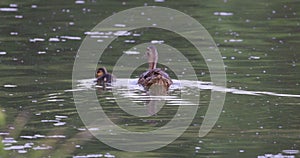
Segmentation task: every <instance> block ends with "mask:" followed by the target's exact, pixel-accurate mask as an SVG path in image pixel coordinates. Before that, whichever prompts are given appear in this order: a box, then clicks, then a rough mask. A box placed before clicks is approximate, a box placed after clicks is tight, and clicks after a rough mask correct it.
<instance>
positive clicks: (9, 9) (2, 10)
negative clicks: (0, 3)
mask: <svg viewBox="0 0 300 158" xmlns="http://www.w3.org/2000/svg"><path fill="white" fill-rule="evenodd" d="M0 11H1V12H16V11H18V8H0Z"/></svg>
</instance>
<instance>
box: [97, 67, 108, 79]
mask: <svg viewBox="0 0 300 158" xmlns="http://www.w3.org/2000/svg"><path fill="white" fill-rule="evenodd" d="M105 74H107V70H106V68H105V67H101V68H99V69H98V70H97V72H96V74H95V77H96V78H99V77H101V76H103V75H105Z"/></svg>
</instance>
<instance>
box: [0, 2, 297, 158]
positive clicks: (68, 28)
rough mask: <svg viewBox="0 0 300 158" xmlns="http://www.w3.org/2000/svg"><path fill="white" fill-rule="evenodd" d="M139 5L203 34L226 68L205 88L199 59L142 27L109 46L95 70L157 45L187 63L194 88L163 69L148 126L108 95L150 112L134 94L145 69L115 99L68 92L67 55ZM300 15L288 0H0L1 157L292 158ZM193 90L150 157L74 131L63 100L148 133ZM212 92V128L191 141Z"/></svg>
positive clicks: (77, 126) (78, 125)
mask: <svg viewBox="0 0 300 158" xmlns="http://www.w3.org/2000/svg"><path fill="white" fill-rule="evenodd" d="M146 5H148V6H152V5H156V6H164V7H170V8H173V9H177V10H179V11H181V12H184V13H186V14H188V15H190V16H191V17H193V18H195V19H196V20H198V21H199V22H200V23H201V24H202V25H203V26H204V27H205V28H206V29H207V31H208V32H209V33H210V34H211V36H212V38H213V39H214V40H215V42H216V44H217V46H218V48H219V50H220V52H221V54H222V57H223V60H224V64H225V65H226V75H227V87H218V86H216V85H214V83H212V82H211V80H210V75H209V71H208V68H207V66H206V64H205V60H204V59H203V58H202V57H201V56H198V55H197V54H198V52H197V51H196V50H195V48H194V47H193V46H192V45H191V44H190V43H189V42H188V41H187V40H185V39H184V38H182V37H180V36H179V35H177V34H174V33H172V32H170V31H166V30H163V29H155V28H144V29H137V30H134V31H132V32H131V33H130V34H128V35H126V36H122V37H119V38H118V39H117V40H115V41H113V42H112V44H111V45H110V46H109V47H108V48H107V49H106V50H105V52H104V53H103V55H102V57H101V59H100V60H99V64H98V65H99V66H105V67H106V68H107V69H108V71H109V72H111V71H112V70H113V68H114V65H115V63H116V61H117V60H118V58H119V57H120V56H121V55H122V54H124V53H123V52H124V51H125V53H127V54H130V55H137V54H140V53H141V52H134V51H130V52H128V51H127V50H129V49H130V48H132V47H134V46H135V45H138V44H141V43H145V42H152V43H164V44H168V45H171V46H173V47H175V48H176V49H178V50H180V51H181V52H182V53H183V54H184V55H185V57H186V58H187V59H188V60H189V62H190V63H191V64H192V66H193V68H194V70H195V72H196V74H197V78H198V79H199V81H198V82H196V81H189V80H184V81H180V80H178V78H177V76H176V75H175V74H174V73H173V72H172V71H168V70H167V72H168V73H170V76H171V77H172V78H173V79H174V83H175V84H174V85H173V87H171V89H170V92H169V95H168V96H165V98H166V105H165V106H164V107H162V109H160V111H159V112H158V113H157V115H154V116H152V117H147V118H137V117H133V116H130V115H128V114H126V113H125V112H124V111H123V110H122V109H120V107H118V104H117V103H116V102H115V99H116V98H115V96H114V95H113V93H114V92H117V93H118V94H119V95H120V96H121V97H120V98H121V99H120V100H121V102H122V98H127V99H128V98H129V99H130V100H131V101H133V102H135V103H138V104H140V105H143V104H144V103H145V102H147V101H150V100H151V99H149V96H147V94H146V93H145V92H144V91H143V90H142V89H141V88H140V87H138V86H137V85H136V78H137V77H138V75H139V74H140V73H142V72H143V71H144V70H145V67H146V65H141V66H140V67H139V68H137V69H136V70H134V71H133V73H132V75H131V76H130V79H129V81H130V82H127V84H125V83H126V81H128V79H124V78H117V81H116V83H117V84H116V85H115V87H114V88H113V89H114V90H104V91H103V90H102V89H101V88H99V87H98V86H95V84H94V82H93V80H94V79H93V78H86V79H85V80H79V81H75V82H76V83H77V84H78V85H77V86H78V89H72V70H73V64H74V60H75V58H76V53H77V50H78V49H79V47H80V44H81V42H82V41H83V39H84V38H85V36H86V35H88V34H90V33H91V32H90V30H91V29H92V28H93V27H95V25H97V24H98V23H99V22H101V21H102V20H103V19H105V18H107V17H109V16H111V15H113V14H114V13H116V12H119V11H122V10H125V9H129V8H132V7H138V6H146ZM299 8H300V3H299V2H298V1H294V0H286V1H274V2H273V1H272V2H271V1H267V0H252V1H238V0H222V1H221V0H220V1H208V0H205V1H201V2H200V1H197V0H186V1H179V0H177V1H167V0H145V1H138V0H133V1H110V0H101V1H100V0H99V1H97V0H76V1H59V0H52V1H33V0H28V1H20V2H12V1H9V0H2V1H1V2H0V20H1V23H0V72H1V73H0V109H1V112H0V136H1V141H2V143H1V144H0V155H1V156H0V157H31V158H35V157H36V158H38V157H55V158H56V157H77V158H79V157H220V158H223V157H258V158H269V157H278V158H283V157H284V158H294V157H299V156H300V153H299V150H300V147H299V146H300V124H299V123H300V115H299V112H300V74H299V72H300V65H299V60H300V54H299V50H300V45H299V43H300V31H299V28H300V16H299V14H300V13H299ZM116 25H117V26H119V27H122V24H121V23H119V24H116ZM102 38H105V36H103V37H102ZM126 51H127V52H126ZM138 60H145V59H138ZM159 66H163V65H159ZM130 69H132V68H130V67H124V70H130ZM183 73H184V72H183ZM114 75H115V76H117V77H118V74H114ZM179 83H181V84H184V85H185V86H184V87H180V86H179V85H180V84H179ZM120 85H121V86H120ZM195 89H199V90H200V91H201V95H200V103H199V107H198V111H197V113H196V117H195V118H194V119H193V121H192V123H191V124H190V126H189V127H188V128H187V130H186V131H185V132H184V133H183V134H182V135H181V136H180V137H179V138H177V139H176V140H175V141H174V142H172V143H170V144H168V145H167V146H165V147H163V148H160V149H157V150H154V151H149V152H125V151H121V150H117V149H115V148H112V147H110V146H108V145H106V144H104V143H102V142H100V141H99V140H98V139H97V138H96V137H94V136H93V135H91V134H90V132H89V131H97V130H99V129H97V128H89V129H87V128H86V127H85V126H84V124H83V122H82V121H81V119H80V117H79V115H78V112H77V110H76V106H75V104H74V98H73V92H74V91H76V90H79V91H85V90H93V91H96V92H97V97H98V100H99V102H100V103H101V105H102V106H103V107H104V110H106V112H107V114H108V116H109V117H110V118H111V119H112V120H113V122H114V123H116V124H117V125H119V126H120V127H123V128H125V129H128V130H130V131H149V130H153V129H157V128H158V127H161V126H164V125H165V124H166V123H167V122H169V121H170V120H171V119H172V118H173V116H174V114H175V113H176V111H177V109H178V107H179V106H184V104H187V105H186V106H188V104H189V102H187V101H186V102H184V101H183V100H181V98H180V94H181V93H187V94H193V91H194V90H195ZM211 91H222V92H226V100H225V104H224V106H223V110H222V112H221V115H220V117H219V119H218V121H217V122H216V125H215V126H214V127H213V129H212V130H211V131H210V132H209V133H208V134H207V135H206V136H204V137H198V132H199V128H200V126H201V123H202V122H203V118H204V116H205V113H206V111H207V109H208V105H209V102H210V95H211ZM86 101H88V100H86ZM125 101H126V100H125ZM153 110H154V111H155V112H157V110H156V109H151V108H150V109H148V112H150V113H151V115H152V114H153ZM155 112H154V113H155Z"/></svg>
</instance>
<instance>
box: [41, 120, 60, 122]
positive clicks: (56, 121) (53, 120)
mask: <svg viewBox="0 0 300 158" xmlns="http://www.w3.org/2000/svg"><path fill="white" fill-rule="evenodd" d="M41 122H58V121H57V120H41Z"/></svg>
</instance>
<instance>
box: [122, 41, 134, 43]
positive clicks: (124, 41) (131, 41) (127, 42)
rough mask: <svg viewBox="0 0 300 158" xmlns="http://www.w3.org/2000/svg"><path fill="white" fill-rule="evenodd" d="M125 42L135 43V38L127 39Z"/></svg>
mask: <svg viewBox="0 0 300 158" xmlns="http://www.w3.org/2000/svg"><path fill="white" fill-rule="evenodd" d="M124 42H125V43H135V40H125V41H124Z"/></svg>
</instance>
